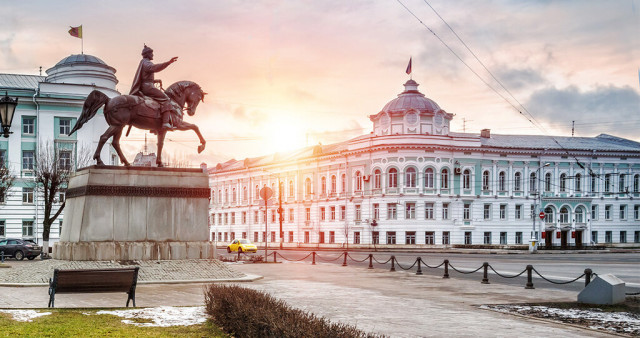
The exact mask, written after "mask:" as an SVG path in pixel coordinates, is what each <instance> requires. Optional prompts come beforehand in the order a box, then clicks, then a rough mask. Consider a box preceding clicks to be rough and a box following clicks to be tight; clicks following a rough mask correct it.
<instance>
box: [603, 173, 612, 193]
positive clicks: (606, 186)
mask: <svg viewBox="0 0 640 338" xmlns="http://www.w3.org/2000/svg"><path fill="white" fill-rule="evenodd" d="M604 192H611V174H606V175H604Z"/></svg>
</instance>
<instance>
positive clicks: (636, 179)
mask: <svg viewBox="0 0 640 338" xmlns="http://www.w3.org/2000/svg"><path fill="white" fill-rule="evenodd" d="M633 192H640V175H638V174H635V175H634V176H633Z"/></svg>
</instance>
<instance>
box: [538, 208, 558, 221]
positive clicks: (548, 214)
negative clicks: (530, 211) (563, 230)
mask: <svg viewBox="0 0 640 338" xmlns="http://www.w3.org/2000/svg"><path fill="white" fill-rule="evenodd" d="M533 217H536V216H535V215H534V216H533ZM544 222H545V223H547V224H555V223H556V221H555V219H554V217H553V208H552V207H550V206H549V207H546V208H544Z"/></svg>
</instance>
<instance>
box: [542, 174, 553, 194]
mask: <svg viewBox="0 0 640 338" xmlns="http://www.w3.org/2000/svg"><path fill="white" fill-rule="evenodd" d="M544 191H551V173H546V174H545V175H544Z"/></svg>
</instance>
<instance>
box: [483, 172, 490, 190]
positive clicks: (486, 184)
mask: <svg viewBox="0 0 640 338" xmlns="http://www.w3.org/2000/svg"><path fill="white" fill-rule="evenodd" d="M482 190H485V191H486V190H489V171H487V170H485V171H484V172H482Z"/></svg>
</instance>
